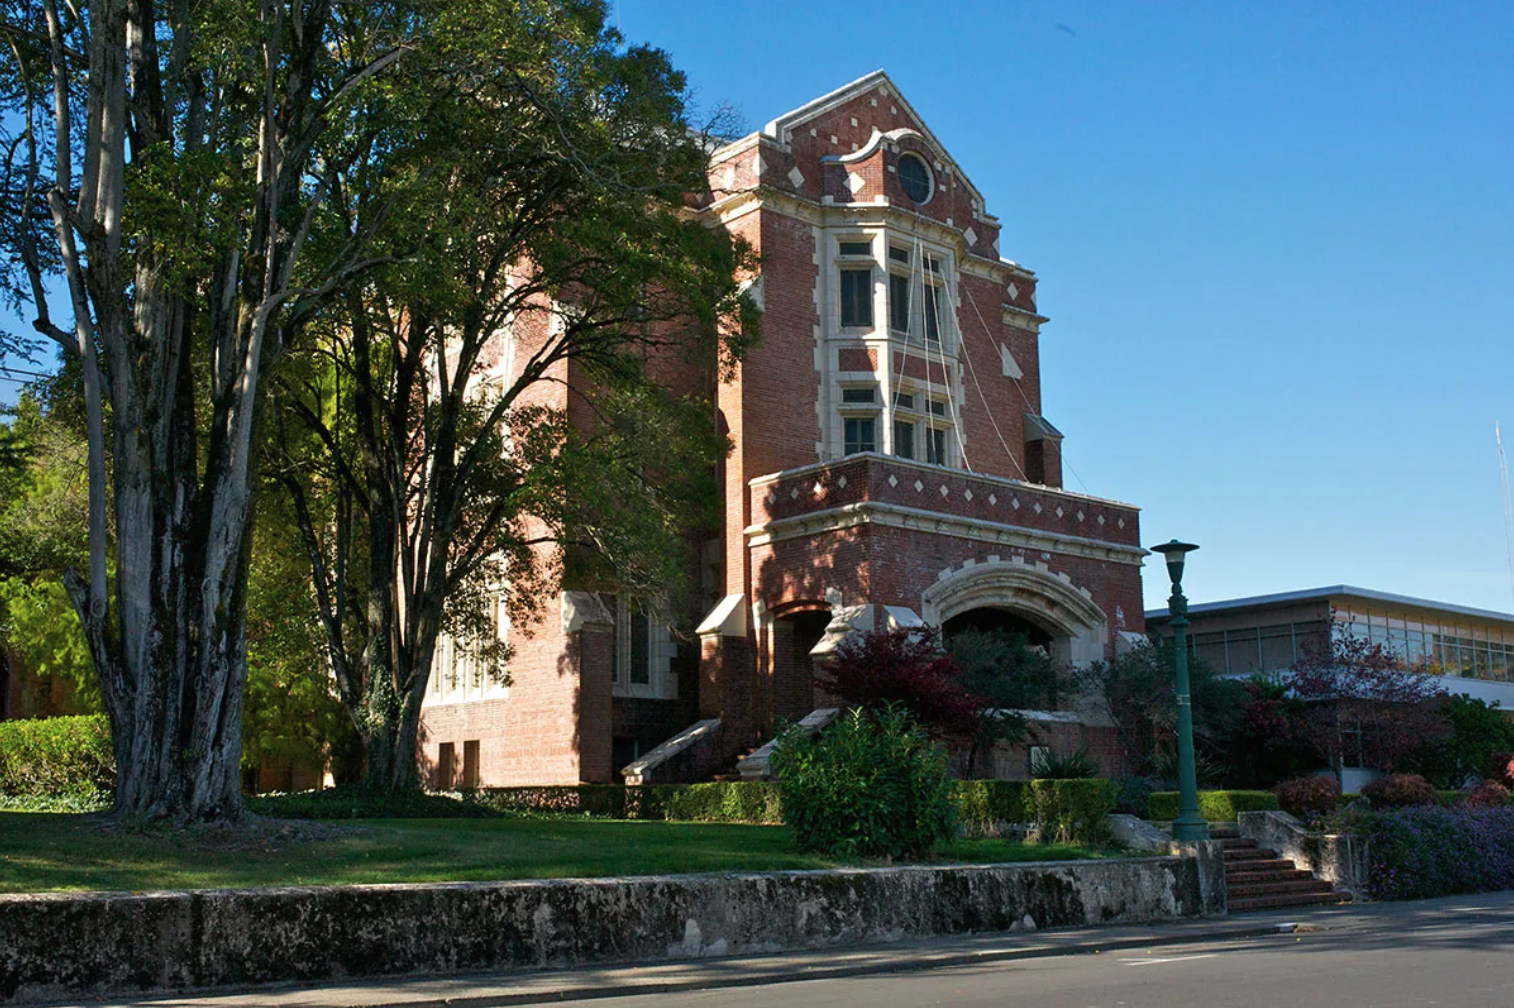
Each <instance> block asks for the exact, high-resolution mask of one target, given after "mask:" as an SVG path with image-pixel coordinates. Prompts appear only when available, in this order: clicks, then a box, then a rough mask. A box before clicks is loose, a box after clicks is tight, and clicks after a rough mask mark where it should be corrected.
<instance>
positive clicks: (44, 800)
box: [0, 791, 111, 815]
mask: <svg viewBox="0 0 1514 1008" xmlns="http://www.w3.org/2000/svg"><path fill="white" fill-rule="evenodd" d="M110 801H111V795H110V792H109V791H92V792H88V793H68V794H61V795H9V794H0V812H52V813H62V814H66V815H82V814H84V813H86V812H105V811H107V810H108V809H109V808H110Z"/></svg>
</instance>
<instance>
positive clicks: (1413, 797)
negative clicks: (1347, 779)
mask: <svg viewBox="0 0 1514 1008" xmlns="http://www.w3.org/2000/svg"><path fill="white" fill-rule="evenodd" d="M1362 797H1363V798H1365V799H1367V800H1368V801H1370V802H1371V803H1372V807H1373V808H1375V809H1384V808H1410V807H1412V806H1414V805H1434V804H1436V802H1437V801H1438V800H1439V798H1438V797H1437V795H1436V794H1435V789H1434V788H1433V787H1431V786H1430V782H1429V781H1427V780H1425V779H1424V778H1423V777H1421V776H1420V775H1419V774H1389V775H1388V776H1387V777H1379V778H1378V779H1377V780H1375V781H1372V782H1370V783H1368V784H1364V785H1363V786H1362Z"/></svg>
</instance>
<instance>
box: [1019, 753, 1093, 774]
mask: <svg viewBox="0 0 1514 1008" xmlns="http://www.w3.org/2000/svg"><path fill="white" fill-rule="evenodd" d="M1102 770H1103V768H1102V767H1101V766H1099V761H1098V760H1096V759H1094V758H1093V756H1091V755H1089V752H1088V750H1087V749H1077V750H1075V751H1073V752H1070V753H1067V754H1066V755H1061V754H1058V753H1057V752H1055V751H1054V750H1052V749H1050V748H1048V749H1046V750H1044V751H1042V752H1038V753H1036V754H1035V759H1033V760H1031V764H1030V774H1031V776H1032V777H1036V778H1040V779H1044V780H1089V779H1090V778H1093V777H1097V776H1099V773H1100V772H1101V771H1102Z"/></svg>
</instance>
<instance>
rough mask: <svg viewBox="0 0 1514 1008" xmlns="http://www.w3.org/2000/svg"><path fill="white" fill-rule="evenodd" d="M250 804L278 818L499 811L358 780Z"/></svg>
mask: <svg viewBox="0 0 1514 1008" xmlns="http://www.w3.org/2000/svg"><path fill="white" fill-rule="evenodd" d="M247 808H248V810H249V811H251V812H255V813H257V814H258V815H265V816H269V817H271V818H275V819H481V818H489V817H491V816H495V815H498V814H499V813H498V812H496V811H495V810H493V809H491V808H488V807H486V806H484V805H480V804H479V803H477V802H473V801H467V800H465V799H462V798H458V797H454V796H452V795H444V794H426V793H423V792H420V791H412V792H399V793H389V792H382V791H372V790H369V789H367V788H364V787H361V786H359V785H355V784H344V785H341V786H339V787H334V788H326V789H324V790H321V791H299V792H296V793H294V794H261V795H256V796H254V797H251V798H248V799H247Z"/></svg>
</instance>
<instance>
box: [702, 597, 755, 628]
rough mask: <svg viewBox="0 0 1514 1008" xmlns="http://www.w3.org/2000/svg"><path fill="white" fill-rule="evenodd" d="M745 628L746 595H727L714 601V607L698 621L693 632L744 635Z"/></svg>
mask: <svg viewBox="0 0 1514 1008" xmlns="http://www.w3.org/2000/svg"><path fill="white" fill-rule="evenodd" d="M746 628H747V618H746V596H745V595H727V596H726V597H725V598H723V599H721V600H720V601H719V602H717V603H715V608H713V609H711V610H710V612H709V615H707V616H705V618H704V619H703V620H702V621H700V624H699V626H698V627H697V628H695V630H694V632H695V633H697V634H699V635H700V636H705V635H706V634H718V635H720V636H722V637H745V636H746Z"/></svg>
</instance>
